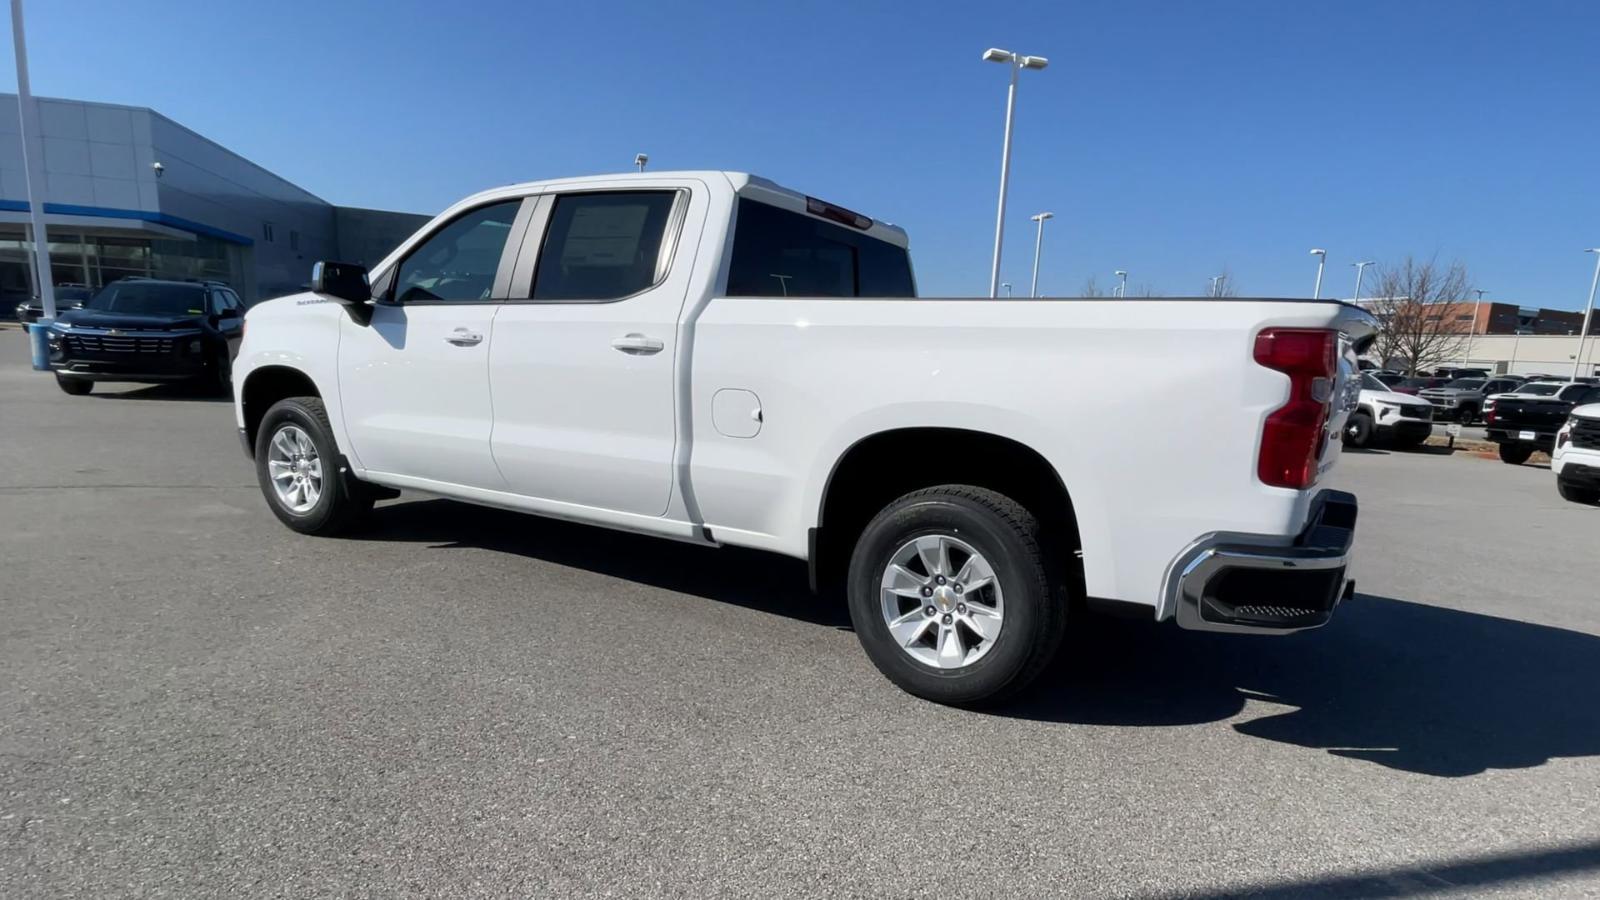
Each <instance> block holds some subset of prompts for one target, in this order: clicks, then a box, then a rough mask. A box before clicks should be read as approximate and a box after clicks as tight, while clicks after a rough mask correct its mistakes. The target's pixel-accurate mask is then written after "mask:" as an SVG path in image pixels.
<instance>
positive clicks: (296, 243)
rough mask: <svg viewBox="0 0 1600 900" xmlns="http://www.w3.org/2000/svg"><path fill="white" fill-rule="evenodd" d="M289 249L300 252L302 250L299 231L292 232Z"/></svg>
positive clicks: (290, 233)
mask: <svg viewBox="0 0 1600 900" xmlns="http://www.w3.org/2000/svg"><path fill="white" fill-rule="evenodd" d="M289 249H290V250H299V249H300V232H298V231H290V232H289Z"/></svg>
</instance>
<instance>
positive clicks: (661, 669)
mask: <svg viewBox="0 0 1600 900" xmlns="http://www.w3.org/2000/svg"><path fill="white" fill-rule="evenodd" d="M0 460H4V466H3V467H0V573H3V574H0V722H3V723H4V724H3V726H0V896H3V897H97V898H98V897H120V896H151V897H155V896H172V897H177V896H185V897H187V896H229V897H235V896H293V897H313V896H330V895H349V896H383V897H395V896H450V897H469V896H550V895H569V894H581V895H615V896H654V895H663V896H666V895H671V896H706V895H714V894H728V895H739V896H818V895H829V896H862V897H898V896H935V895H938V896H974V897H977V896H983V897H999V896H1005V897H1010V896H1018V897H1042V896H1071V895H1076V896H1194V897H1212V896H1233V895H1238V894H1245V893H1251V892H1255V894H1256V895H1257V896H1267V897H1299V896H1324V897H1332V896H1339V897H1343V896H1386V897H1396V896H1410V895H1419V894H1451V893H1454V894H1458V895H1461V896H1469V895H1470V896H1527V897H1550V896H1583V895H1589V896H1600V759H1597V756H1600V702H1596V700H1595V692H1596V689H1597V687H1600V590H1597V584H1600V579H1597V577H1596V576H1597V575H1600V565H1597V562H1600V560H1597V554H1600V509H1593V508H1584V507H1578V506H1575V505H1573V504H1569V503H1565V502H1563V501H1562V500H1560V499H1559V498H1558V497H1557V496H1556V492H1555V489H1554V485H1553V484H1552V481H1551V477H1550V473H1549V472H1548V471H1547V470H1545V469H1542V468H1537V467H1534V466H1522V467H1515V468H1514V467H1510V466H1506V465H1503V464H1501V463H1499V462H1491V461H1485V460H1482V459H1474V458H1466V457H1464V456H1462V455H1456V456H1446V455H1437V454H1428V453H1387V452H1381V451H1380V452H1365V453H1350V454H1348V455H1347V456H1346V458H1345V460H1344V462H1343V463H1342V464H1341V468H1340V470H1339V471H1338V474H1337V481H1338V483H1339V484H1340V485H1341V486H1344V487H1346V488H1348V489H1351V490H1354V491H1356V492H1357V493H1358V494H1359V495H1360V497H1361V501H1362V504H1363V506H1362V523H1361V526H1360V528H1359V529H1358V533H1359V539H1358V547H1357V550H1358V554H1359V560H1358V563H1357V571H1356V573H1355V574H1356V578H1357V579H1358V584H1359V588H1360V593H1359V595H1358V596H1357V597H1356V599H1355V600H1353V601H1352V602H1351V603H1350V604H1348V606H1347V607H1346V608H1344V609H1342V610H1341V612H1340V614H1339V615H1338V616H1337V617H1336V619H1335V621H1334V623H1333V624H1331V625H1330V626H1328V627H1327V628H1325V629H1322V630H1320V631H1318V632H1312V633H1308V634H1302V635H1296V636H1292V637H1284V638H1243V637H1233V636H1217V635H1202V634H1191V633H1185V632H1181V631H1178V630H1176V629H1175V628H1174V627H1170V626H1159V627H1158V626H1155V625H1153V624H1149V623H1144V622H1105V623H1097V624H1096V625H1095V626H1094V627H1093V629H1092V632H1089V635H1090V636H1088V637H1082V638H1079V639H1077V640H1075V641H1073V642H1072V644H1071V646H1070V647H1069V652H1068V653H1066V654H1065V655H1064V657H1063V661H1062V663H1061V664H1060V665H1058V666H1057V667H1056V669H1055V670H1054V671H1052V672H1051V673H1050V674H1049V675H1048V676H1047V678H1046V680H1045V684H1044V686H1043V687H1042V688H1041V689H1040V690H1038V691H1037V692H1035V693H1033V694H1032V695H1030V696H1029V697H1027V698H1025V699H1024V700H1023V701H1021V702H1019V703H1017V704H1016V705H1014V706H1011V707H1008V708H1005V709H1001V710H997V711H993V712H988V713H974V712H963V711H957V710H953V709H947V708H942V707H939V706H934V705H931V704H928V703H924V702H921V701H917V700H914V699H912V698H910V697H908V696H907V695H905V694H902V693H900V692H899V691H898V690H896V689H895V688H893V687H892V686H890V684H889V683H888V682H887V681H885V680H884V679H882V678H881V677H880V676H879V675H878V674H877V673H876V671H875V670H873V669H872V667H871V665H870V664H869V663H868V662H867V660H866V658H865V656H864V655H863V654H862V653H861V651H860V650H859V648H858V646H857V644H856V641H855V637H854V635H853V634H851V632H850V631H849V630H848V622H847V619H846V617H845V614H844V611H843V608H842V606H841V605H840V604H839V603H838V602H836V601H832V600H819V599H817V598H813V597H811V596H810V595H809V594H807V592H806V590H805V573H804V570H803V567H802V566H801V565H800V564H799V563H795V562H791V561H787V560H782V559H777V558H771V557H766V556H762V555H758V554H754V553H744V552H737V551H731V550H724V551H713V550H705V549H700V548H693V547H687V546H682V545H677V544H672V543H666V542H659V541H653V540H650V539H645V538H636V537H631V536H626V535H617V534H612V533H608V532H604V531H599V530H595V529H591V528H586V527H581V526H573V525H564V524H558V523H551V522H544V521H539V520H535V519H530V518H524V517H518V516H515V515H511V514H507V513H500V512H494V511H487V510H481V509H476V508H472V507H468V506H464V505H459V504H455V503H451V502H447V501H442V500H431V499H426V498H413V497H409V496H408V497H405V498H402V499H401V500H399V501H395V502H393V503H390V504H387V505H386V506H385V507H384V508H383V509H382V510H381V513H380V515H379V516H378V518H377V522H376V526H375V528H374V529H373V530H372V531H371V532H370V533H366V534H364V535H362V536H361V537H359V538H356V539H346V540H321V539H315V538H306V537H301V536H298V535H295V534H293V533H291V532H290V531H288V530H287V529H285V528H283V527H282V526H281V525H279V523H278V522H277V521H276V520H275V519H274V518H273V517H272V515H271V514H270V513H269V512H268V510H267V508H266V507H265V506H264V505H263V502H262V500H261V498H260V496H259V495H258V493H257V488H256V485H255V482H254V477H253V474H252V470H251V467H250V464H249V463H248V462H247V460H246V459H245V458H244V457H243V455H242V454H241V453H240V452H239V448H238V444H237V440H236V438H235V437H234V431H233V424H232V411H231V407H230V406H229V405H228V404H227V403H225V402H222V401H218V400H215V399H211V398H206V397H203V396H199V395H195V394H191V393H188V392H185V391H183V390H181V389H175V388H139V387H132V386H129V387H126V388H121V387H118V388H106V389H103V390H102V389H97V390H96V392H95V394H93V395H91V396H89V397H68V396H66V395H64V394H62V393H61V392H60V391H58V390H57V389H56V387H55V385H54V384H53V383H52V382H51V380H50V379H49V378H48V377H47V376H41V375H39V374H37V373H33V372H31V371H29V370H28V369H27V356H26V347H25V343H24V340H23V338H22V337H21V336H20V335H18V334H17V333H16V332H15V331H14V330H9V331H0Z"/></svg>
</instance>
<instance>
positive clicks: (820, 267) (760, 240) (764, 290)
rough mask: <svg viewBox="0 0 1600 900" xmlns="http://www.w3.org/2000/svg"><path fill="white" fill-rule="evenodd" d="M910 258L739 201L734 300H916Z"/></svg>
mask: <svg viewBox="0 0 1600 900" xmlns="http://www.w3.org/2000/svg"><path fill="white" fill-rule="evenodd" d="M915 293H916V289H915V285H914V284H913V283H912V279H911V256H910V254H909V253H908V252H907V251H906V248H904V247H897V246H895V245H894V244H891V243H889V242H888V241H883V240H879V239H877V238H875V237H871V236H870V235H867V234H865V233H863V232H860V231H856V230H854V229H850V228H845V227H844V226H841V225H835V224H833V223H831V222H824V221H822V220H821V219H818V218H814V217H812V216H808V215H805V214H803V213H797V212H790V211H788V210H784V209H779V208H778V207H776V206H771V205H768V204H766V203H760V202H757V201H755V200H749V199H740V201H739V218H738V223H737V224H736V225H735V227H734V236H733V260H732V263H731V265H730V268H729V271H728V296H730V297H911V296H914V295H915Z"/></svg>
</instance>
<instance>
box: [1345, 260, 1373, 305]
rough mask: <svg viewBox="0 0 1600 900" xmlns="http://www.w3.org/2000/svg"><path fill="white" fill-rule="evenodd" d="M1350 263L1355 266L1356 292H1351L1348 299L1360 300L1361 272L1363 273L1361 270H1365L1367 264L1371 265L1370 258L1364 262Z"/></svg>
mask: <svg viewBox="0 0 1600 900" xmlns="http://www.w3.org/2000/svg"><path fill="white" fill-rule="evenodd" d="M1350 265H1352V266H1355V267H1356V292H1355V294H1353V295H1352V296H1351V297H1350V299H1351V300H1360V299H1361V273H1363V272H1365V271H1366V270H1367V266H1370V265H1372V260H1370V259H1369V260H1367V261H1366V262H1356V263H1351V264H1350Z"/></svg>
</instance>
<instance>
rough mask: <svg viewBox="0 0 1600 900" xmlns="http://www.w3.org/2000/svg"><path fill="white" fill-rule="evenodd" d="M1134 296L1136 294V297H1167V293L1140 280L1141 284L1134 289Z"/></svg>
mask: <svg viewBox="0 0 1600 900" xmlns="http://www.w3.org/2000/svg"><path fill="white" fill-rule="evenodd" d="M1132 296H1135V297H1165V296H1166V294H1163V293H1161V292H1160V291H1158V290H1156V289H1155V288H1153V287H1151V286H1150V285H1149V284H1147V283H1145V282H1140V283H1139V286H1138V287H1136V288H1134V289H1133V295H1132Z"/></svg>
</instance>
